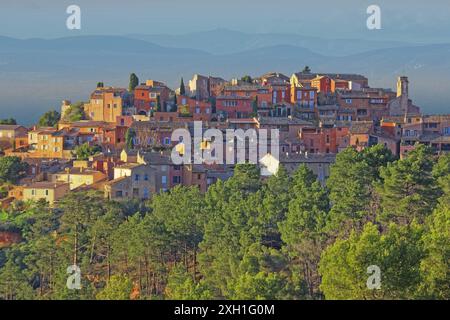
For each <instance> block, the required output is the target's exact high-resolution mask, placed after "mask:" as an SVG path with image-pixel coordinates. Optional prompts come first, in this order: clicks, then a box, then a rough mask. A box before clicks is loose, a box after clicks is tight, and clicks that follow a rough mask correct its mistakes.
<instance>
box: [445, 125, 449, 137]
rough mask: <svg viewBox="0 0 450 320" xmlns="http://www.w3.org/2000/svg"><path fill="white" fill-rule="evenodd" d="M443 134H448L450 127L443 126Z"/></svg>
mask: <svg viewBox="0 0 450 320" xmlns="http://www.w3.org/2000/svg"><path fill="white" fill-rule="evenodd" d="M444 135H445V136H450V127H447V128H444Z"/></svg>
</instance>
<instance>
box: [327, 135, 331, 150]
mask: <svg viewBox="0 0 450 320" xmlns="http://www.w3.org/2000/svg"><path fill="white" fill-rule="evenodd" d="M327 143H330V136H329V135H327ZM327 153H328V152H327Z"/></svg>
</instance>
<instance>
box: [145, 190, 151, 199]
mask: <svg viewBox="0 0 450 320" xmlns="http://www.w3.org/2000/svg"><path fill="white" fill-rule="evenodd" d="M149 197H150V193H149V192H148V189H147V188H144V199H148V198H149Z"/></svg>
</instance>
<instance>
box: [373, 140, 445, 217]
mask: <svg viewBox="0 0 450 320" xmlns="http://www.w3.org/2000/svg"><path fill="white" fill-rule="evenodd" d="M432 170H433V160H432V157H431V150H430V149H429V148H428V147H426V146H424V145H420V146H417V147H416V149H415V150H414V151H411V152H410V153H409V154H408V157H407V158H405V159H402V160H398V161H396V162H394V163H391V164H389V165H388V166H387V167H385V168H382V169H381V173H380V175H381V178H382V183H379V184H377V192H378V193H379V195H380V199H381V208H382V213H381V215H380V220H381V221H384V222H387V221H394V222H398V223H402V224H408V223H411V222H412V221H413V219H418V221H424V219H425V217H426V216H427V215H429V214H430V213H431V212H432V211H433V209H434V208H435V206H436V203H437V199H438V197H439V196H440V188H439V186H438V184H437V183H436V180H435V179H434V177H433V174H432Z"/></svg>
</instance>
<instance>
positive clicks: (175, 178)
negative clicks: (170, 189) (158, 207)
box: [172, 176, 181, 184]
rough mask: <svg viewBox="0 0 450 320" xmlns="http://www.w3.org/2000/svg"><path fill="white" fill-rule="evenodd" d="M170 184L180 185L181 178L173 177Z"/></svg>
mask: <svg viewBox="0 0 450 320" xmlns="http://www.w3.org/2000/svg"><path fill="white" fill-rule="evenodd" d="M172 182H173V184H178V183H180V182H181V177H180V176H174V177H173V178H172Z"/></svg>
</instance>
